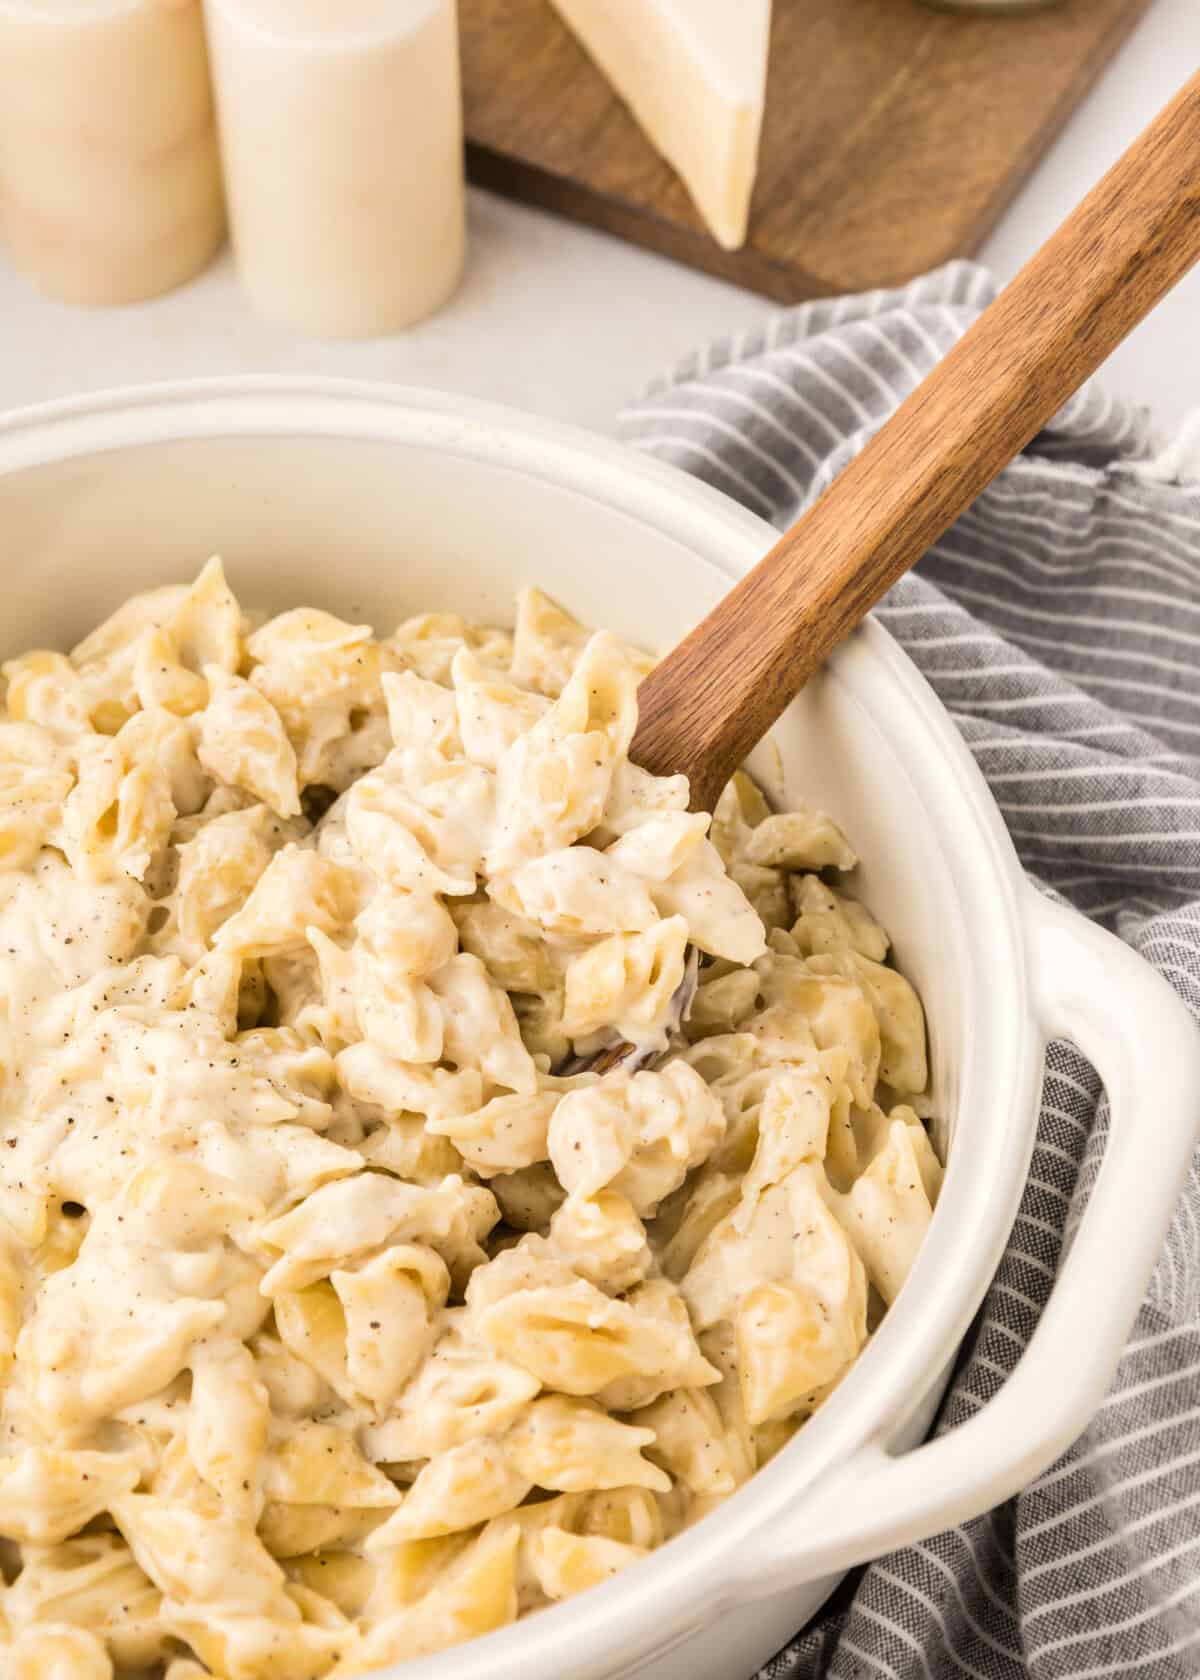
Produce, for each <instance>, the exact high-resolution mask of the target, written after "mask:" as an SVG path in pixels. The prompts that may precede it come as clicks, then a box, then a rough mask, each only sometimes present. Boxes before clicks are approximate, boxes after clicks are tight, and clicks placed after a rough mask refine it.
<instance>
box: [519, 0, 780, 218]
mask: <svg viewBox="0 0 1200 1680" xmlns="http://www.w3.org/2000/svg"><path fill="white" fill-rule="evenodd" d="M551 4H552V5H553V6H554V9H555V10H556V11H557V12H558V13H559V15H560V16H561V17H562V19H563V21H564V22H565V23H567V24H569V25H570V27H571V29H573V30H574V32H575V34H576V35H577V36H578V37H579V39H580V41H581V42H582V43H583V46H584V47H585V48H586V49H587V51H588V53H590V55H591V57H592V58H593V59H595V61H596V63H597V64H598V65H599V67H600V69H601V70H603V72H604V74H605V75H606V76H607V77H608V79H609V81H610V82H611V83H612V85H613V87H614V88H615V89H616V91H617V92H618V93H619V94H620V96H621V98H622V99H624V100H625V102H626V104H627V105H628V106H629V107H630V109H631V110H632V112H633V114H634V116H635V117H636V118H637V120H638V122H639V123H640V124H641V125H642V127H643V128H644V129H645V131H646V133H647V135H648V136H649V138H650V139H651V140H652V141H653V142H654V144H655V145H656V146H657V147H658V150H659V151H660V152H661V153H662V154H663V156H664V157H665V158H666V159H667V161H668V163H670V164H672V165H673V166H674V168H675V169H676V170H677V171H678V173H679V175H680V176H681V178H682V180H683V183H684V185H685V186H686V187H687V189H688V191H689V192H690V193H691V195H692V198H693V199H694V200H695V202H696V207H697V209H698V210H699V211H700V214H701V215H702V216H703V217H704V219H705V221H706V222H707V223H708V225H709V227H710V228H711V229H712V231H713V233H714V234H715V236H716V238H717V239H718V240H719V241H720V243H721V244H722V245H724V246H725V247H726V249H727V250H734V249H736V247H737V246H739V245H742V244H744V243H745V239H746V223H747V220H748V218H749V213H750V195H751V193H752V191H753V190H754V174H755V169H756V167H757V162H758V137H759V131H760V130H761V128H762V114H763V99H764V94H765V92H766V84H767V47H768V43H769V40H770V34H771V0H551Z"/></svg>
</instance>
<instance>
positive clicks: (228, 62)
mask: <svg viewBox="0 0 1200 1680" xmlns="http://www.w3.org/2000/svg"><path fill="white" fill-rule="evenodd" d="M208 20H209V41H210V50H211V53H212V63H213V76H214V83H215V87H216V93H217V109H218V112H219V116H220V126H221V146H222V153H223V157H224V161H225V186H226V192H227V194H228V198H229V213H230V226H231V229H232V233H233V242H234V249H235V252H236V254H237V260H238V265H239V267H240V269H241V273H242V278H243V280H244V282H245V285H246V288H247V291H248V292H249V294H250V298H251V300H252V302H253V303H254V305H255V307H256V308H257V309H258V311H259V312H260V314H262V315H263V316H265V317H266V318H267V319H268V320H272V321H275V322H277V323H278V324H280V325H282V326H288V327H293V328H296V329H298V330H299V331H301V332H307V333H312V334H315V335H317V336H320V337H352V336H358V335H366V334H371V333H385V332H393V331H396V330H397V329H398V328H401V327H405V326H408V325H409V324H410V323H412V322H413V321H416V320H419V319H420V318H421V317H422V316H423V315H428V314H429V313H430V312H431V311H433V310H434V309H436V308H437V307H438V305H439V304H441V303H442V302H444V300H445V299H446V297H447V296H448V295H449V293H450V292H451V291H452V290H453V289H454V286H455V285H456V283H457V281H458V278H459V275H460V273H461V271H462V260H463V242H464V233H463V164H462V112H461V100H460V94H459V76H458V30H457V19H456V16H455V9H454V3H453V0H209V5H208Z"/></svg>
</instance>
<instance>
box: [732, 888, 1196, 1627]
mask: <svg viewBox="0 0 1200 1680" xmlns="http://www.w3.org/2000/svg"><path fill="white" fill-rule="evenodd" d="M1023 890H1024V891H1025V893H1026V895H1027V897H1026V903H1025V923H1026V928H1027V940H1028V951H1029V972H1030V974H1031V976H1032V985H1033V989H1034V997H1035V1008H1036V1010H1037V1013H1038V1017H1039V1019H1040V1021H1041V1024H1042V1027H1043V1029H1044V1031H1045V1033H1046V1036H1047V1038H1067V1039H1070V1040H1071V1042H1072V1043H1074V1044H1076V1045H1077V1046H1078V1047H1079V1049H1080V1050H1081V1051H1082V1052H1083V1054H1084V1055H1085V1056H1086V1057H1087V1058H1088V1060H1089V1061H1090V1062H1091V1063H1092V1064H1093V1065H1094V1067H1095V1068H1096V1070H1097V1072H1098V1073H1099V1074H1100V1076H1101V1079H1102V1080H1103V1082H1104V1087H1105V1090H1106V1092H1107V1094H1108V1101H1109V1110H1110V1122H1109V1132H1108V1137H1107V1140H1106V1143H1105V1149H1104V1160H1103V1163H1102V1165H1101V1168H1100V1172H1099V1175H1098V1177H1097V1179H1096V1182H1095V1184H1094V1186H1093V1188H1092V1192H1091V1195H1090V1197H1089V1199H1088V1203H1087V1207H1086V1209H1085V1211H1084V1214H1083V1217H1082V1219H1081V1221H1080V1224H1079V1227H1078V1230H1077V1231H1076V1233H1075V1237H1074V1240H1073V1242H1072V1243H1071V1245H1070V1248H1069V1250H1068V1251H1067V1252H1066V1254H1065V1256H1064V1257H1063V1259H1062V1260H1061V1262H1060V1266H1059V1272H1058V1278H1057V1280H1056V1282H1055V1284H1054V1287H1053V1290H1052V1291H1051V1294H1050V1298H1049V1300H1048V1301H1047V1303H1046V1307H1045V1310H1044V1312H1043V1313H1042V1316H1041V1319H1040V1321H1039V1323H1038V1326H1037V1328H1036V1330H1035V1331H1034V1334H1033V1336H1032V1337H1031V1338H1030V1341H1029V1345H1028V1347H1027V1348H1026V1350H1025V1352H1024V1354H1023V1355H1022V1356H1021V1358H1020V1360H1019V1361H1018V1362H1017V1365H1016V1366H1015V1368H1014V1369H1013V1371H1012V1372H1011V1374H1010V1375H1009V1377H1008V1378H1007V1380H1006V1381H1005V1383H1004V1384H1003V1386H1002V1387H1001V1388H1000V1389H999V1391H998V1392H997V1393H996V1395H995V1396H994V1397H993V1398H992V1399H991V1400H989V1401H988V1402H987V1404H986V1405H984V1406H982V1407H981V1408H980V1410H979V1411H978V1412H976V1413H975V1414H974V1416H972V1417H971V1418H969V1419H968V1420H967V1421H966V1422H965V1423H962V1424H960V1425H959V1426H958V1427H957V1428H956V1429H953V1430H951V1431H949V1433H947V1434H945V1435H941V1436H938V1437H937V1438H936V1439H934V1440H932V1441H929V1442H927V1443H926V1444H925V1445H923V1446H919V1447H916V1448H914V1449H912V1450H911V1451H909V1452H904V1453H900V1454H893V1453H891V1452H889V1451H888V1450H887V1447H886V1444H885V1441H884V1439H882V1438H880V1437H879V1436H877V1437H875V1438H873V1439H871V1440H868V1441H866V1442H865V1443H864V1444H863V1445H862V1446H861V1447H860V1448H859V1449H858V1451H856V1452H854V1453H852V1454H851V1456H850V1457H849V1458H848V1459H847V1460H846V1461H845V1462H844V1463H843V1464H841V1465H839V1466H837V1467H836V1468H835V1469H834V1470H832V1471H830V1473H829V1474H828V1475H826V1476H822V1477H820V1478H819V1479H818V1480H817V1481H816V1482H814V1483H813V1484H812V1486H811V1487H810V1488H809V1489H808V1490H807V1491H806V1492H805V1493H803V1494H801V1495H800V1496H799V1498H798V1499H797V1501H796V1504H795V1505H794V1506H793V1507H792V1509H791V1510H789V1511H788V1512H787V1514H786V1517H785V1518H784V1519H783V1520H781V1521H780V1522H779V1523H777V1524H775V1525H773V1527H772V1531H771V1533H770V1536H769V1542H768V1543H769V1545H770V1555H769V1557H766V1558H762V1559H761V1560H759V1563H760V1567H756V1568H755V1569H754V1570H753V1571H751V1572H750V1573H749V1574H748V1575H747V1576H746V1577H744V1578H743V1580H742V1581H741V1582H740V1583H739V1585H740V1588H741V1590H742V1591H743V1592H744V1593H746V1594H752V1595H754V1596H759V1595H765V1594H769V1593H772V1592H775V1591H778V1590H780V1589H782V1588H786V1587H793V1586H796V1585H799V1584H800V1583H802V1582H805V1581H813V1580H819V1579H820V1578H821V1577H823V1576H826V1575H833V1574H836V1573H838V1572H840V1571H842V1570H845V1569H848V1568H850V1567H852V1566H853V1565H855V1564H859V1563H863V1562H865V1561H866V1560H868V1559H870V1558H875V1557H880V1556H881V1555H882V1554H884V1553H885V1552H890V1551H893V1550H895V1549H896V1548H897V1547H900V1546H905V1545H909V1544H911V1543H912V1542H914V1541H916V1540H922V1539H925V1538H927V1537H928V1536H929V1535H931V1534H936V1533H940V1532H941V1531H942V1530H943V1529H946V1528H950V1527H953V1526H954V1525H955V1524H957V1523H961V1522H965V1521H966V1520H968V1519H969V1518H971V1517H974V1516H978V1515H979V1514H980V1512H982V1511H985V1510H990V1509H991V1508H992V1507H993V1506H995V1505H998V1504H1000V1503H1001V1502H1002V1501H1004V1500H1005V1499H1008V1498H1011V1496H1012V1495H1013V1494H1014V1493H1016V1492H1017V1491H1018V1490H1019V1489H1020V1488H1022V1487H1024V1486H1026V1485H1027V1484H1028V1483H1029V1482H1030V1481H1031V1480H1032V1479H1033V1478H1034V1477H1035V1476H1037V1475H1039V1474H1040V1473H1041V1472H1042V1471H1043V1470H1044V1469H1046V1468H1047V1466H1048V1465H1050V1464H1052V1463H1053V1462H1054V1460H1055V1459H1057V1458H1058V1457H1060V1456H1061V1454H1062V1453H1063V1452H1065V1451H1066V1449H1067V1448H1068V1447H1069V1446H1070V1445H1071V1443H1072V1442H1073V1441H1075V1440H1076V1439H1077V1437H1078V1436H1079V1435H1080V1434H1081V1433H1082V1431H1083V1429H1084V1428H1085V1427H1086V1425H1087V1423H1088V1422H1089V1420H1090V1419H1091V1417H1092V1416H1093V1415H1094V1414H1095V1412H1096V1411H1097V1409H1098V1408H1099V1406H1100V1404H1101V1402H1102V1400H1103V1398H1104V1395H1105V1392H1106V1391H1107V1388H1108V1385H1109V1383H1110V1381H1111V1380H1112V1375H1113V1372H1114V1370H1115V1368H1116V1365H1117V1361H1118V1359H1119V1358H1120V1355H1121V1350H1122V1348H1123V1347H1124V1345H1125V1343H1126V1341H1127V1339H1128V1337H1129V1333H1130V1331H1131V1329H1132V1327H1133V1322H1134V1319H1135V1318H1136V1316H1137V1311H1138V1308H1139V1306H1140V1304H1141V1301H1142V1297H1143V1294H1144V1292H1145V1288H1146V1284H1147V1282H1148V1280H1149V1277H1150V1272H1151V1270H1152V1268H1153V1266H1154V1262H1155V1260H1156V1259H1157V1257H1158V1253H1159V1250H1160V1248H1161V1246H1162V1242H1163V1239H1164V1237H1165V1235H1166V1230H1167V1226H1168V1223H1169V1221H1170V1218H1171V1215H1172V1213H1173V1211H1174V1209H1175V1205H1176V1201H1177V1199H1178V1196H1179V1193H1180V1190H1181V1188H1182V1184H1183V1179H1184V1176H1185V1174H1186V1171H1187V1168H1188V1165H1189V1162H1190V1160H1191V1156H1192V1150H1193V1148H1194V1147H1195V1144H1196V1141H1197V1135H1198V1130H1200V1125H1198V1123H1200V1030H1198V1029H1197V1026H1196V1024H1195V1023H1194V1022H1193V1020H1192V1017H1191V1015H1190V1014H1189V1013H1188V1010H1187V1009H1186V1007H1185V1006H1184V1004H1183V1003H1182V1002H1181V1000H1180V999H1179V997H1178V996H1177V995H1176V993H1175V992H1174V991H1173V990H1172V988H1171V987H1170V986H1169V985H1168V983H1167V982H1166V981H1165V980H1164V979H1162V977H1161V976H1160V975H1158V974H1156V973H1155V972H1154V970H1153V969H1152V968H1151V967H1150V966H1149V964H1148V963H1146V962H1144V961H1143V960H1142V958H1141V957H1139V956H1137V955H1136V954H1135V953H1134V952H1133V951H1131V950H1130V949H1129V947H1128V946H1127V945H1124V944H1123V943H1122V942H1121V941H1120V940H1119V939H1117V938H1115V937H1114V936H1113V935H1112V934H1110V933H1106V932H1105V931H1104V929H1103V928H1100V927H1097V926H1096V924H1095V923H1094V922H1089V921H1087V920H1086V919H1085V918H1084V917H1083V916H1081V915H1079V914H1078V913H1077V912H1075V911H1073V910H1065V909H1062V908H1061V907H1060V906H1058V905H1056V904H1054V903H1052V902H1051V901H1050V900H1048V899H1046V898H1044V897H1042V896H1041V894H1039V893H1037V892H1036V891H1035V889H1034V888H1033V887H1032V886H1026V887H1025V888H1024V889H1023ZM785 1524H786V1527H785Z"/></svg>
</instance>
